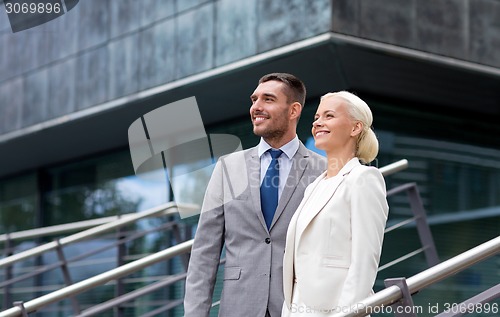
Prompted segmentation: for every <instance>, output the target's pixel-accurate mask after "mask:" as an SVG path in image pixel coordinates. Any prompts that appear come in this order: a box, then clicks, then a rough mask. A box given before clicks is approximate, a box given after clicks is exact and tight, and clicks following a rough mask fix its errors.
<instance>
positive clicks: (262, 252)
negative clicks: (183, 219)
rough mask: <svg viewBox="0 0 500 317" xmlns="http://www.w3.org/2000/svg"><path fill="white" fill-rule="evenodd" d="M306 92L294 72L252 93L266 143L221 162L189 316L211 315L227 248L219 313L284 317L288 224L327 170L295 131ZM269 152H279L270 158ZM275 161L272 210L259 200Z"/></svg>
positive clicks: (189, 290)
mask: <svg viewBox="0 0 500 317" xmlns="http://www.w3.org/2000/svg"><path fill="white" fill-rule="evenodd" d="M305 95H306V91H305V86H304V84H303V82H302V81H300V80H299V79H298V78H297V77H295V76H293V75H291V74H286V73H272V74H268V75H265V76H263V77H262V78H261V79H260V80H259V85H258V86H257V88H256V89H255V91H254V92H253V94H252V95H251V100H252V106H251V107H250V116H251V120H252V123H253V132H254V133H255V134H256V135H258V136H260V137H261V140H260V143H259V144H258V145H257V146H256V147H253V148H250V149H248V150H244V151H242V152H237V153H233V154H230V155H228V156H225V157H222V158H221V159H220V160H219V161H218V162H217V164H216V167H215V169H214V172H213V174H212V177H211V179H210V182H209V184H208V188H207V191H206V194H205V199H204V201H203V206H202V213H201V215H200V220H199V224H198V230H197V232H196V235H195V239H194V244H193V249H192V252H191V259H190V262H189V268H188V275H187V279H186V294H185V298H184V311H185V315H184V316H185V317H206V316H208V315H209V311H210V307H211V304H212V295H213V290H214V284H215V279H216V274H217V269H218V266H219V260H220V255H221V251H222V248H223V246H224V245H225V247H226V264H225V268H224V284H223V290H222V297H221V301H220V308H219V316H222V317H238V316H241V317H266V316H269V317H280V316H281V308H282V305H283V276H282V274H283V273H282V270H283V253H284V248H285V235H286V232H287V228H288V224H289V222H290V219H291V218H292V215H293V214H294V212H295V210H296V209H297V207H298V205H299V203H300V202H301V200H302V197H303V195H304V190H305V188H306V187H307V185H309V184H310V183H311V182H312V181H314V179H316V177H317V176H318V175H320V174H321V173H322V172H323V171H325V169H326V161H325V159H324V158H323V157H322V156H320V155H318V154H316V153H314V152H311V151H309V150H307V149H306V148H305V146H304V145H303V144H302V143H301V142H300V141H299V139H298V137H297V134H296V128H297V123H298V120H299V117H300V114H301V111H302V107H303V105H304V102H305ZM271 149H275V150H277V149H279V150H281V152H279V151H278V152H279V154H278V155H273V154H271V152H270V150H271ZM275 156H277V157H275ZM273 164H275V165H278V167H277V168H276V170H277V171H276V173H277V174H274V177H273V178H272V179H271V181H270V182H271V183H273V184H275V191H276V192H277V198H276V204H277V206H276V207H275V206H273V207H271V209H272V210H271V211H268V210H269V207H270V206H271V205H273V203H271V202H267V200H266V202H263V201H261V196H262V197H263V198H262V200H264V197H267V196H268V194H267V193H265V192H262V194H261V191H262V190H265V189H263V188H261V184H262V187H264V184H263V183H265V182H263V180H264V179H268V178H266V177H268V174H267V173H269V170H271V166H273V167H274V165H273ZM268 167H269V170H268ZM278 175H279V177H278ZM278 180H279V181H278ZM278 183H279V186H278ZM266 199H267V198H266ZM263 210H265V211H264V214H263Z"/></svg>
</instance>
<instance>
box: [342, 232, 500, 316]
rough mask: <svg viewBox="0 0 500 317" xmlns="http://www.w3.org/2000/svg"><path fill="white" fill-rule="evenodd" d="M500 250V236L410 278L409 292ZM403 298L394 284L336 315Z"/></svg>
mask: <svg viewBox="0 0 500 317" xmlns="http://www.w3.org/2000/svg"><path fill="white" fill-rule="evenodd" d="M499 252H500V236H499V237H496V238H494V239H491V240H489V241H487V242H485V243H483V244H480V245H479V246H477V247H474V248H472V249H470V250H468V251H465V252H464V253H461V254H459V255H457V256H455V257H453V258H451V259H449V260H447V261H444V262H441V263H439V264H437V265H435V266H433V267H431V268H429V269H427V270H425V271H422V272H420V273H418V274H416V275H414V276H412V277H410V278H408V279H407V280H406V284H407V285H408V290H409V293H410V294H415V293H416V292H418V291H420V290H421V289H423V288H425V287H427V286H429V285H431V284H434V283H436V282H439V281H441V280H443V279H445V278H447V277H449V276H451V275H453V274H455V273H458V272H460V271H462V270H464V269H467V268H468V267H470V266H472V265H474V264H476V263H478V262H480V261H483V260H485V259H487V258H489V257H491V256H493V255H496V254H497V253H499ZM402 298H403V294H402V291H401V289H400V288H399V287H398V286H395V285H393V286H390V287H388V288H385V289H383V290H381V291H380V292H377V293H376V294H374V295H373V296H370V297H368V298H366V299H364V300H362V301H360V302H359V303H357V304H356V305H354V306H351V307H350V308H349V309H347V311H342V312H340V313H338V314H335V315H334V317H359V316H365V315H366V314H367V313H370V312H371V311H372V312H373V311H375V308H376V307H381V306H382V305H385V306H387V305H390V304H393V303H395V302H396V301H398V300H400V299H402Z"/></svg>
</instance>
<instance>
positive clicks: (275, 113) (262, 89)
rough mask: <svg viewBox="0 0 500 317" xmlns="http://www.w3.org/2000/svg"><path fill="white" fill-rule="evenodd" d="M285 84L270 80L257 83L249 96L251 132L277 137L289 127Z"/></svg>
mask: <svg viewBox="0 0 500 317" xmlns="http://www.w3.org/2000/svg"><path fill="white" fill-rule="evenodd" d="M285 88H286V86H285V84H284V83H282V82H280V81H275V80H270V81H266V82H264V83H262V84H259V85H258V86H257V88H256V89H255V91H254V92H253V94H252V95H251V96H250V99H251V100H252V106H251V107H250V118H251V119H252V124H253V132H254V133H255V135H257V136H260V137H263V138H264V139H266V140H267V139H279V138H281V137H282V136H283V135H285V134H286V133H288V132H289V131H290V129H294V127H293V125H291V124H290V104H289V103H288V100H287V99H288V98H287V96H286V95H285V93H284V91H285Z"/></svg>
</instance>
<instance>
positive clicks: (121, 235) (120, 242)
mask: <svg viewBox="0 0 500 317" xmlns="http://www.w3.org/2000/svg"><path fill="white" fill-rule="evenodd" d="M125 238H126V233H125V231H124V230H123V227H118V228H117V229H116V243H117V248H116V249H117V252H116V267H120V266H122V265H123V264H125V255H126V254H127V248H126V246H125V243H124V240H125ZM124 293H125V286H124V285H123V279H122V278H121V277H119V278H117V279H116V286H115V297H116V298H117V297H120V296H121V295H123V294H124ZM113 310H114V312H113V313H114V315H115V316H116V317H123V316H125V311H124V308H123V307H122V306H120V305H117V306H115V307H114V309H113Z"/></svg>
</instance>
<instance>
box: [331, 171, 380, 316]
mask: <svg viewBox="0 0 500 317" xmlns="http://www.w3.org/2000/svg"><path fill="white" fill-rule="evenodd" d="M353 172H354V171H353ZM355 174H357V175H356V176H355V177H354V178H353V179H351V181H350V182H349V186H350V191H351V197H350V200H351V211H350V212H351V234H352V236H351V238H352V240H351V244H352V245H351V265H350V267H349V270H348V273H347V277H346V280H345V283H344V285H343V288H342V292H341V295H340V298H339V307H346V308H347V307H351V306H352V305H355V304H356V303H358V302H359V301H361V300H363V299H365V298H366V297H368V296H369V295H370V294H371V291H372V287H373V284H374V283H375V278H376V276H377V270H378V265H379V260H380V253H381V250H382V242H383V237H384V230H385V224H386V221H387V215H388V210H389V207H388V204H387V199H386V188H385V182H384V178H383V176H382V174H381V173H380V171H379V170H378V169H376V168H373V167H370V168H366V167H363V169H362V172H361V173H355Z"/></svg>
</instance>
